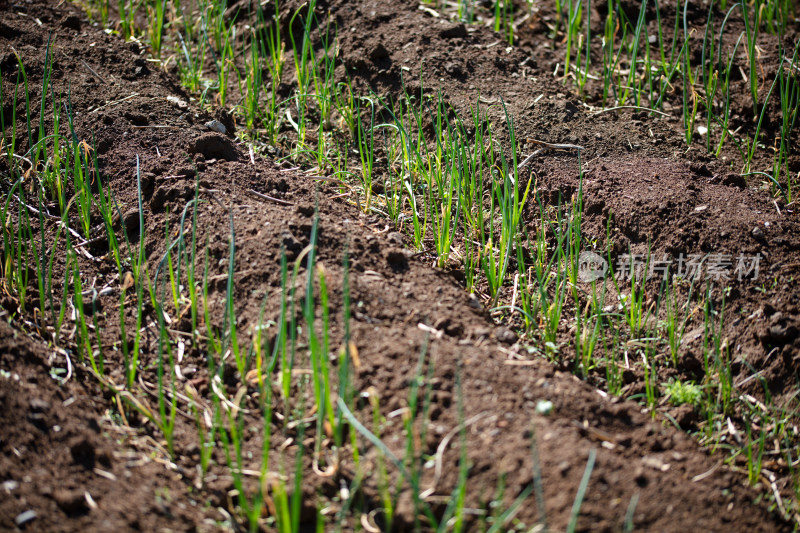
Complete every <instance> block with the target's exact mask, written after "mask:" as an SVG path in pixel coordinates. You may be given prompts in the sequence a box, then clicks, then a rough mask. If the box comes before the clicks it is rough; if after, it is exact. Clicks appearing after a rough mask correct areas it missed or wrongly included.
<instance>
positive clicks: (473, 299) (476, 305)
mask: <svg viewBox="0 0 800 533" xmlns="http://www.w3.org/2000/svg"><path fill="white" fill-rule="evenodd" d="M467 299H468V300H469V306H470V307H471V308H473V309H482V308H483V304H482V303H481V300H480V298H478V297H477V296H475V294H474V293H470V295H469V296H468V297H467Z"/></svg>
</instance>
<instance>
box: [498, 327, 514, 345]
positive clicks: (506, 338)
mask: <svg viewBox="0 0 800 533" xmlns="http://www.w3.org/2000/svg"><path fill="white" fill-rule="evenodd" d="M494 336H495V337H496V338H497V340H498V341H499V342H502V343H503V344H514V343H515V342H516V341H517V334H516V333H514V332H513V331H511V330H510V329H508V328H506V327H503V326H500V327H499V328H497V329H496V330H495V332H494Z"/></svg>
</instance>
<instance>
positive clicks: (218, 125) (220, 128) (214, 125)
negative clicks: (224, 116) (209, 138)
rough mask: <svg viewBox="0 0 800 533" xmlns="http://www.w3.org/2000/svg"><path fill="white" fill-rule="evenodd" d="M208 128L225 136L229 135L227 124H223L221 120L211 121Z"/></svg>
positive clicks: (207, 124)
mask: <svg viewBox="0 0 800 533" xmlns="http://www.w3.org/2000/svg"><path fill="white" fill-rule="evenodd" d="M206 127H207V128H208V129H210V130H211V131H217V132H219V133H221V134H223V135H227V134H228V128H226V127H225V124H223V123H222V122H220V121H219V120H209V121H208V122H206Z"/></svg>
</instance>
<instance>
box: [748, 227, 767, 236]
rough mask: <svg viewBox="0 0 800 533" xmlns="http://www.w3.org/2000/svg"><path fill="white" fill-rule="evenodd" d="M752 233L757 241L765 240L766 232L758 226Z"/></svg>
mask: <svg viewBox="0 0 800 533" xmlns="http://www.w3.org/2000/svg"><path fill="white" fill-rule="evenodd" d="M750 233H751V234H752V235H753V237H755V238H756V239H763V238H764V230H763V229H761V228H760V227H758V226H756V227H755V228H753V231H751V232H750Z"/></svg>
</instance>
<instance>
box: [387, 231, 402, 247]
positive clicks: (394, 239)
mask: <svg viewBox="0 0 800 533" xmlns="http://www.w3.org/2000/svg"><path fill="white" fill-rule="evenodd" d="M386 240H387V241H389V244H394V245H395V246H403V234H402V233H400V232H399V231H393V232H391V233H389V234H388V235H387V236H386Z"/></svg>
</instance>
